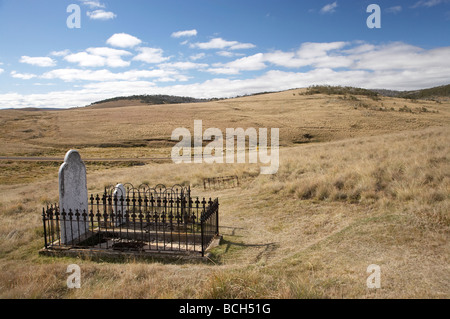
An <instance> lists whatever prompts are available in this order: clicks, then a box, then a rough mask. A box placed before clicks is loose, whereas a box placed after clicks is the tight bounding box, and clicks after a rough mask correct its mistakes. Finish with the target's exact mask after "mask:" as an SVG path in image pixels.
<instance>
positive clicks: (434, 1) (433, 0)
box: [411, 0, 450, 9]
mask: <svg viewBox="0 0 450 319" xmlns="http://www.w3.org/2000/svg"><path fill="white" fill-rule="evenodd" d="M449 2H450V1H449V0H421V1H417V2H416V3H415V4H414V5H413V6H412V7H411V8H413V9H415V8H420V7H427V8H431V7H434V6H437V5H439V4H441V3H449Z"/></svg>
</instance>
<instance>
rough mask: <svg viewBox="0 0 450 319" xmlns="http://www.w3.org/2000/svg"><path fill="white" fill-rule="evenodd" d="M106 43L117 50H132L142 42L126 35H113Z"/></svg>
mask: <svg viewBox="0 0 450 319" xmlns="http://www.w3.org/2000/svg"><path fill="white" fill-rule="evenodd" d="M106 43H107V44H109V45H111V46H113V47H119V48H132V47H135V46H137V45H139V44H141V43H142V41H141V40H140V39H138V38H136V37H134V36H132V35H129V34H126V33H116V34H113V35H112V36H111V37H110V38H109V39H108V40H106Z"/></svg>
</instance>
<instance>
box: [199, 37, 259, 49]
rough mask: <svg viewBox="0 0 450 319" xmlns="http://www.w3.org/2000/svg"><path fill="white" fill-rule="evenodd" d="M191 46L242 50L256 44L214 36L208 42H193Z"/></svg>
mask: <svg viewBox="0 0 450 319" xmlns="http://www.w3.org/2000/svg"><path fill="white" fill-rule="evenodd" d="M191 47H192V48H198V49H204V50H210V49H229V50H240V49H251V48H254V47H256V46H255V45H254V44H252V43H240V42H238V41H227V40H224V39H222V38H214V39H211V40H210V41H208V42H197V43H192V44H191Z"/></svg>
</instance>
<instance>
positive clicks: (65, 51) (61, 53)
mask: <svg viewBox="0 0 450 319" xmlns="http://www.w3.org/2000/svg"><path fill="white" fill-rule="evenodd" d="M68 54H70V50H67V49H66V50H61V51H52V52H50V55H53V56H66V55H68Z"/></svg>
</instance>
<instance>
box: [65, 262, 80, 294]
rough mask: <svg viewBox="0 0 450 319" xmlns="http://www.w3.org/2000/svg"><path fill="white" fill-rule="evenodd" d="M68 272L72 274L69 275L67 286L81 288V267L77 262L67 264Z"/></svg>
mask: <svg viewBox="0 0 450 319" xmlns="http://www.w3.org/2000/svg"><path fill="white" fill-rule="evenodd" d="M66 273H68V274H70V275H69V277H67V288H69V289H74V288H77V289H79V288H81V268H80V266H78V265H77V264H71V265H69V266H67V269H66Z"/></svg>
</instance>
